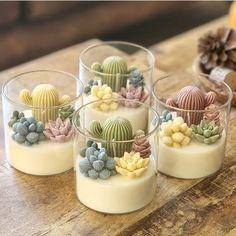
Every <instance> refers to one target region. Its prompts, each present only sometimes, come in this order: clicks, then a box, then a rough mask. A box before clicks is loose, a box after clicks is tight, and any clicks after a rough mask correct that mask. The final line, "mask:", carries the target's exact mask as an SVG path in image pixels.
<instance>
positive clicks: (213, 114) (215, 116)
mask: <svg viewBox="0 0 236 236" xmlns="http://www.w3.org/2000/svg"><path fill="white" fill-rule="evenodd" d="M216 109H217V106H216V105H214V104H211V105H210V106H208V107H206V108H205V111H206V112H205V113H204V116H203V118H204V119H206V120H210V121H214V122H215V124H216V125H219V124H220V112H219V111H217V110H216Z"/></svg>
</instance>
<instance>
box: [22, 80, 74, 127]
mask: <svg viewBox="0 0 236 236" xmlns="http://www.w3.org/2000/svg"><path fill="white" fill-rule="evenodd" d="M19 96H20V99H21V100H22V102H24V103H25V104H26V105H29V106H32V107H33V111H32V113H33V116H34V117H35V118H36V119H37V120H39V121H42V122H44V123H46V122H48V121H49V120H56V118H57V117H58V109H59V108H58V107H57V106H60V105H64V104H67V103H69V102H70V97H69V96H68V95H64V96H62V97H61V98H59V93H58V90H57V89H56V88H55V87H54V86H53V85H51V84H39V85H38V86H36V87H35V88H34V89H33V91H32V94H30V91H29V90H27V89H23V90H21V92H20V95H19Z"/></svg>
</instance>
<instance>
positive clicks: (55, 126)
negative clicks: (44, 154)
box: [43, 118, 74, 143]
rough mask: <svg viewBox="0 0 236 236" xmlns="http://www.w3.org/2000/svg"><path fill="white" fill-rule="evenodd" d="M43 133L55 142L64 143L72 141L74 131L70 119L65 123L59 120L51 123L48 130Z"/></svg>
mask: <svg viewBox="0 0 236 236" xmlns="http://www.w3.org/2000/svg"><path fill="white" fill-rule="evenodd" d="M43 133H44V135H45V136H46V137H47V138H49V139H50V140H52V141H53V142H59V143H63V142H67V141H69V140H70V138H71V136H72V134H73V133H74V131H73V128H72V125H71V122H70V119H69V118H67V119H66V120H65V121H62V120H61V118H57V119H56V121H52V120H50V121H49V123H48V128H46V129H45V131H44V132H43Z"/></svg>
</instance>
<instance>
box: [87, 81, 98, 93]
mask: <svg viewBox="0 0 236 236" xmlns="http://www.w3.org/2000/svg"><path fill="white" fill-rule="evenodd" d="M94 85H98V81H97V80H93V79H91V80H89V82H88V84H87V86H85V87H84V93H85V94H90V93H91V88H92V87H93V86H94Z"/></svg>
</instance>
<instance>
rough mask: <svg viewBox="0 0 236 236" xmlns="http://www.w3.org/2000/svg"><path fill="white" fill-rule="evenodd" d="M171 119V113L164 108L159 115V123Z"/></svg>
mask: <svg viewBox="0 0 236 236" xmlns="http://www.w3.org/2000/svg"><path fill="white" fill-rule="evenodd" d="M169 120H172V113H171V112H170V111H168V110H164V111H163V112H162V113H161V116H160V124H162V123H164V122H167V121H169Z"/></svg>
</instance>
